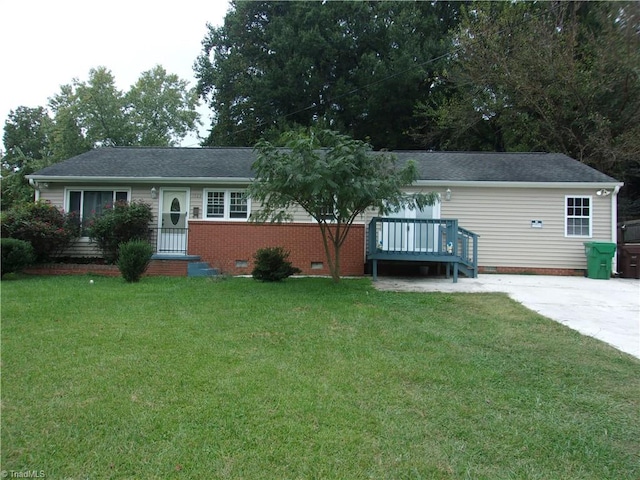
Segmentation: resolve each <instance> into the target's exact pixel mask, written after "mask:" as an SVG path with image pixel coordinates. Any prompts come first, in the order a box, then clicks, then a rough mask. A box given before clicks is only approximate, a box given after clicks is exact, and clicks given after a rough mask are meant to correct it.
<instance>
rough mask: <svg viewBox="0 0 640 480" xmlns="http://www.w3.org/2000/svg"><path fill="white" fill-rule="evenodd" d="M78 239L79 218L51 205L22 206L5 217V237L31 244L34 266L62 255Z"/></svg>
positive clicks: (3, 218)
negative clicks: (36, 263)
mask: <svg viewBox="0 0 640 480" xmlns="http://www.w3.org/2000/svg"><path fill="white" fill-rule="evenodd" d="M79 236H80V224H79V222H78V218H77V216H76V215H75V214H73V213H65V212H62V211H60V210H58V209H57V208H56V207H54V206H53V205H51V204H50V203H48V202H43V201H38V202H34V203H24V204H20V205H18V206H17V207H16V208H12V209H11V210H9V211H7V212H6V213H3V215H2V237H5V238H7V237H8V238H15V239H18V240H23V241H25V242H29V243H30V244H31V246H32V247H33V252H34V255H35V262H46V261H47V260H50V259H51V258H52V257H54V256H55V255H57V254H60V253H62V252H63V251H64V250H65V249H67V248H68V247H70V246H71V245H72V244H73V242H74V241H76V240H77V239H78V237H79Z"/></svg>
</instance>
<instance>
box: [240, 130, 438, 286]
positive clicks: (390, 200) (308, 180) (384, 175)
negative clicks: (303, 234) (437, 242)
mask: <svg viewBox="0 0 640 480" xmlns="http://www.w3.org/2000/svg"><path fill="white" fill-rule="evenodd" d="M279 143H280V144H282V145H283V146H284V148H281V147H279V146H277V145H278V144H275V143H271V142H269V141H267V140H261V141H259V142H258V144H257V145H256V148H257V150H258V158H257V160H256V162H255V164H254V165H253V168H254V170H255V172H256V179H255V181H254V182H253V183H252V185H251V186H250V188H249V192H248V194H249V196H251V198H253V199H255V200H257V201H258V202H260V204H261V205H262V207H261V209H260V210H259V212H258V213H257V215H256V217H255V218H254V220H258V221H266V220H275V221H283V220H287V219H289V218H290V216H289V212H290V208H291V207H293V206H298V205H299V206H300V207H302V208H303V209H304V210H305V211H306V212H307V213H308V214H309V215H310V216H311V217H312V218H313V219H314V220H315V221H316V222H317V223H318V226H319V228H320V232H321V234H322V240H323V243H324V249H325V254H326V258H327V263H328V265H329V270H330V272H331V276H332V278H333V280H334V281H335V282H339V281H340V252H341V248H342V245H343V243H344V241H345V240H346V238H347V235H348V234H349V231H350V228H351V225H352V224H353V222H354V221H355V220H356V219H357V218H358V216H360V215H361V214H363V213H364V212H365V211H366V210H367V209H369V208H376V209H378V210H379V211H380V212H388V211H390V210H391V209H393V208H396V207H398V206H401V205H415V206H416V207H419V208H421V207H423V206H424V205H427V204H429V205H431V204H433V203H434V201H435V199H436V196H435V194H414V195H407V194H405V193H404V192H403V191H402V188H403V187H406V186H407V185H410V184H411V183H413V182H414V181H415V179H416V178H417V170H416V167H415V165H414V164H413V163H409V164H407V165H404V166H402V167H400V166H398V165H396V162H395V157H394V156H393V155H391V154H384V153H379V154H374V153H372V152H371V150H372V147H371V145H369V144H367V143H365V142H362V141H359V140H354V139H352V138H351V137H348V136H346V135H342V134H340V133H338V132H335V131H331V130H321V129H314V128H312V129H309V130H295V131H291V132H286V133H285V134H284V135H283V136H282V138H281V142H279Z"/></svg>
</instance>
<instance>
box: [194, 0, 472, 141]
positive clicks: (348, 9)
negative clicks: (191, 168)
mask: <svg viewBox="0 0 640 480" xmlns="http://www.w3.org/2000/svg"><path fill="white" fill-rule="evenodd" d="M459 7H460V4H458V3H452V2H386V1H382V2H336V1H328V2H300V1H293V2H282V1H276V2H271V1H270V2H267V1H263V2H257V1H253V2H245V1H232V2H231V9H230V11H229V13H228V14H227V16H226V18H225V23H224V25H223V26H221V27H219V28H213V27H209V32H208V34H207V36H206V37H205V39H204V41H203V52H202V54H201V55H200V56H199V57H198V60H197V62H196V65H195V70H196V77H197V78H198V89H199V93H200V94H201V95H202V97H203V98H204V99H206V100H207V102H208V103H209V105H210V107H211V109H212V110H213V111H214V118H213V124H212V128H211V134H210V136H209V138H208V139H207V141H206V142H205V143H206V144H208V145H253V144H254V143H255V142H256V141H257V140H258V139H259V138H261V137H262V136H263V134H264V133H265V132H269V131H271V130H274V129H275V130H280V131H281V130H284V129H286V128H287V126H290V125H295V124H297V125H303V126H311V125H315V124H318V123H321V124H324V125H326V126H328V127H330V128H332V129H334V130H339V131H342V132H344V133H345V134H349V135H351V136H353V137H354V138H358V139H362V140H364V139H366V138H370V141H371V142H372V143H373V144H374V146H375V147H376V148H383V147H384V148H407V147H409V146H411V145H413V141H412V139H411V138H410V137H409V136H408V135H407V133H406V132H407V130H408V129H409V128H410V127H412V126H413V125H414V122H415V119H414V118H413V116H412V110H413V107H414V104H415V103H416V102H417V101H418V100H421V99H424V98H425V96H428V95H429V94H430V89H429V86H430V85H431V82H432V79H433V78H434V77H435V76H436V74H437V72H438V69H439V64H438V62H437V61H436V60H437V59H438V58H439V56H440V55H442V54H443V53H444V52H446V51H447V49H448V48H449V44H448V43H447V42H446V41H444V37H445V34H446V32H447V31H448V30H449V29H450V28H451V27H452V26H453V25H455V24H456V22H457V20H458V10H459Z"/></svg>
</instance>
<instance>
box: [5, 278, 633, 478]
mask: <svg viewBox="0 0 640 480" xmlns="http://www.w3.org/2000/svg"><path fill="white" fill-rule="evenodd" d="M90 279H94V281H95V283H94V284H90V283H89V280H90ZM1 287H2V392H1V393H2V438H1V439H2V453H1V459H2V466H1V469H2V470H4V471H7V472H9V475H12V476H13V477H15V476H16V475H18V474H21V473H23V472H25V471H27V470H28V471H31V472H34V471H35V472H36V473H43V474H45V475H46V478H61V479H62V478H64V479H78V480H79V479H85V478H91V479H105V478H114V479H116V478H140V479H146V478H158V479H161V478H185V479H187V478H220V479H226V478H233V479H307V478H309V479H364V478H371V479H401V478H407V479H419V478H425V479H465V478H470V479H491V480H495V479H574V478H575V479H597V480H603V479H635V480H637V479H638V478H639V477H640V457H639V455H638V452H640V420H639V412H640V395H638V392H640V361H638V360H637V359H634V358H633V357H631V356H629V355H626V354H623V353H621V352H618V351H617V350H614V349H613V348H611V347H608V346H607V345H605V344H603V343H600V342H598V341H597V340H594V339H591V338H589V337H584V336H581V335H580V334H578V333H576V332H573V331H571V330H569V329H567V328H565V327H563V326H561V325H559V324H556V323H554V322H552V321H550V320H548V319H545V318H543V317H541V316H539V315H537V314H535V313H533V312H531V311H529V310H527V309H525V308H524V307H522V306H521V305H519V304H518V303H516V302H514V301H511V300H510V299H509V298H508V297H507V296H505V295H502V294H443V293H429V294H425V293H394V292H378V291H376V290H374V289H373V288H372V287H371V284H370V282H369V280H366V279H362V280H345V281H343V283H341V284H339V285H334V284H332V283H331V281H330V280H329V279H294V278H291V279H288V280H287V281H285V282H283V283H280V284H262V283H258V282H255V281H253V280H251V279H242V278H237V279H229V280H225V281H211V280H209V279H187V278H144V279H143V280H142V282H141V283H139V284H126V283H125V282H124V281H123V280H122V279H119V278H102V277H88V276H87V277H23V278H18V279H13V280H11V279H9V280H4V281H2V284H1Z"/></svg>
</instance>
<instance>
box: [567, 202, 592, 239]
mask: <svg viewBox="0 0 640 480" xmlns="http://www.w3.org/2000/svg"><path fill="white" fill-rule="evenodd" d="M591 207H592V203H591V197H588V196H587V197H569V196H567V197H565V225H566V227H565V235H566V236H567V237H591V212H592V208H591Z"/></svg>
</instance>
